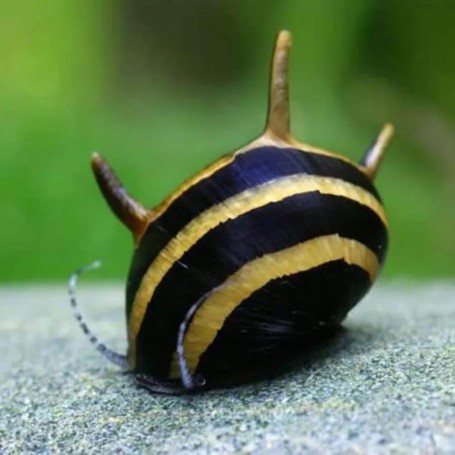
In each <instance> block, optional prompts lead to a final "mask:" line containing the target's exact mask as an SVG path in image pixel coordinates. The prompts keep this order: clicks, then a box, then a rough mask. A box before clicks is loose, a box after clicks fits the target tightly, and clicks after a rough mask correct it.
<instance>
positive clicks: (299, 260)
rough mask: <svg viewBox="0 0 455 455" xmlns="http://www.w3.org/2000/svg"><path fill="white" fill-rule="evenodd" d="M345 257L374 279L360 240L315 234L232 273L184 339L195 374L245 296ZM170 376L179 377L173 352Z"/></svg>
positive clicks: (373, 265)
mask: <svg viewBox="0 0 455 455" xmlns="http://www.w3.org/2000/svg"><path fill="white" fill-rule="evenodd" d="M336 260H344V261H345V262H346V263H347V264H350V265H357V266H359V267H361V268H362V269H364V270H365V271H366V272H367V273H368V274H369V276H370V280H371V281H374V279H375V278H376V275H377V273H378V270H379V263H378V259H377V257H376V255H375V254H374V252H373V251H371V250H370V249H369V248H367V247H366V246H365V245H363V244H362V243H360V242H358V241H356V240H353V239H347V238H344V237H340V236H339V235H337V234H333V235H327V236H321V237H317V238H315V239H312V240H308V241H306V242H302V243H299V244H297V245H294V246H292V247H290V248H286V249H284V250H281V251H278V252H275V253H270V254H267V255H264V256H261V257H259V258H257V259H254V260H253V261H250V262H248V263H247V264H245V265H244V266H242V267H241V268H240V269H239V270H237V272H235V273H234V274H232V275H231V276H230V277H229V278H228V279H227V280H226V281H225V282H224V283H223V284H222V285H220V286H219V287H218V288H217V290H215V292H214V293H213V294H211V295H209V297H207V299H206V300H205V302H204V303H202V305H201V306H200V307H199V309H198V310H197V311H196V313H195V315H194V317H193V320H192V321H191V323H190V325H189V327H188V331H187V333H186V335H185V338H184V344H183V345H184V355H185V358H186V361H187V363H188V367H189V368H190V370H191V371H192V372H193V373H194V371H195V370H196V368H197V366H198V363H199V360H200V357H201V355H202V354H203V353H204V352H205V351H206V349H207V348H208V347H209V346H210V344H211V343H212V342H213V341H214V339H215V337H216V335H217V333H218V331H219V330H220V329H221V328H222V327H223V325H224V322H225V320H226V318H227V317H229V315H230V314H231V313H232V312H233V311H234V310H235V309H236V308H237V307H238V305H240V304H241V303H242V302H243V301H244V300H245V299H247V298H248V297H249V296H251V295H252V294H253V293H254V292H255V291H257V290H259V289H261V288H262V287H264V286H265V285H266V284H267V283H268V282H270V281H272V280H274V279H277V278H281V277H285V276H289V275H294V274H296V273H299V272H304V271H306V270H310V269H313V268H315V267H318V266H320V265H323V264H325V263H326V262H329V261H336ZM170 374H171V377H174V378H175V377H179V376H180V371H179V367H178V359H177V356H176V355H175V354H174V356H173V359H172V364H171V373H170Z"/></svg>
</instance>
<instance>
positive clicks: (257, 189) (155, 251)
mask: <svg viewBox="0 0 455 455" xmlns="http://www.w3.org/2000/svg"><path fill="white" fill-rule="evenodd" d="M290 45H291V38H290V34H289V33H288V32H286V31H284V32H281V33H280V34H279V35H278V38H277V41H276V45H275V50H274V53H273V59H272V71H271V82H270V98H269V112H268V120H267V125H266V128H265V131H264V133H263V134H262V135H261V136H260V137H259V138H257V139H255V140H254V141H252V142H251V143H250V144H248V145H246V146H245V147H242V148H241V149H239V150H237V151H235V152H234V153H232V154H230V155H225V156H223V157H222V158H220V159H219V160H217V161H216V162H215V163H213V164H212V165H210V166H208V167H207V168H205V169H204V170H202V171H201V172H200V173H198V174H197V175H196V176H194V177H192V178H190V179H189V180H187V181H186V182H185V183H183V184H182V185H181V186H180V187H179V188H178V189H177V190H176V191H175V192H174V193H172V194H171V195H170V196H169V197H168V198H167V199H165V201H164V202H163V203H162V204H160V205H159V206H158V207H156V208H155V209H152V210H148V209H146V208H144V207H143V206H142V205H141V204H140V203H138V202H137V201H135V200H134V199H133V198H132V197H131V196H130V195H129V194H128V193H127V192H126V190H125V189H124V188H123V186H122V185H121V183H120V181H119V180H118V178H117V177H116V176H115V174H114V172H113V170H112V169H111V168H110V167H109V165H108V164H107V163H106V162H105V161H104V159H103V158H101V156H100V155H98V154H95V155H94V156H93V159H92V168H93V171H94V173H95V176H96V179H97V181H98V184H99V186H100V189H101V191H102V193H103V195H104V196H105V198H106V200H107V202H108V203H109V205H110V206H111V208H112V210H113V212H114V213H115V214H116V215H117V217H118V218H119V219H120V220H121V221H122V222H123V223H124V224H125V225H126V226H127V227H128V228H129V229H130V230H131V232H132V233H133V236H134V239H135V251H134V255H133V259H132V263H131V267H130V271H129V276H128V281H127V289H126V319H127V328H128V354H127V356H121V355H118V354H117V356H118V358H117V359H120V361H118V362H117V363H120V364H122V365H123V366H126V365H127V366H128V368H129V369H130V370H132V371H133V372H134V374H135V376H136V379H137V382H138V384H139V385H140V386H142V387H145V388H147V389H149V390H150V391H157V392H168V393H178V392H181V391H188V390H197V389H203V388H210V387H217V386H223V385H226V384H228V383H230V382H231V381H232V380H235V379H234V378H241V377H242V376H244V373H245V372H246V371H248V372H251V371H258V372H260V371H263V370H265V369H270V368H271V367H273V368H275V367H276V366H277V364H279V363H280V360H281V359H282V358H284V357H285V356H287V355H288V354H292V356H294V357H295V356H298V355H299V353H301V352H302V351H303V350H305V349H308V345H309V344H311V343H312V340H314V339H316V338H318V337H319V336H320V335H321V334H322V333H324V332H325V331H327V330H331V329H332V328H334V327H337V326H339V324H340V323H341V322H342V321H343V319H344V318H345V317H346V315H347V313H348V312H349V310H350V309H351V308H352V307H353V306H354V305H355V304H356V303H357V302H358V301H359V300H360V299H361V298H362V297H363V296H364V295H365V293H366V292H367V291H368V290H369V288H370V287H371V285H372V283H373V282H374V281H375V279H376V277H377V275H378V273H379V271H380V268H381V266H382V264H383V261H384V258H385V254H386V249H387V218H386V214H385V212H384V208H383V205H382V202H381V199H380V197H379V195H378V193H377V191H376V189H375V187H374V186H373V183H372V179H373V177H374V175H375V173H376V171H377V168H378V166H379V163H380V161H381V159H382V156H383V151H384V149H385V146H386V144H387V143H388V141H389V139H390V137H391V135H392V131H393V129H392V126H391V125H389V124H387V125H386V126H385V127H384V128H383V130H382V131H381V133H380V134H379V136H378V138H377V139H376V140H375V141H374V143H373V145H372V146H371V147H370V148H369V149H368V150H367V152H366V154H365V156H364V158H363V159H362V161H361V162H360V164H356V163H354V162H352V161H350V160H349V159H347V158H345V157H343V156H340V155H337V154H335V153H333V152H329V151H326V150H323V149H319V148H316V147H313V146H310V145H308V144H303V143H300V142H298V141H297V140H295V139H294V138H293V137H292V136H291V135H290V132H289V105H288V83H287V68H288V57H289V50H290ZM105 349H107V348H105Z"/></svg>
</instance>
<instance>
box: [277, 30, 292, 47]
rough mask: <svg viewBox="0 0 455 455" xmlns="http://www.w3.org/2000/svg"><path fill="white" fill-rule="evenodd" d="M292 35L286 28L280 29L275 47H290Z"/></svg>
mask: <svg viewBox="0 0 455 455" xmlns="http://www.w3.org/2000/svg"><path fill="white" fill-rule="evenodd" d="M291 44H292V35H291V32H290V31H288V30H281V31H280V32H279V33H278V36H277V38H276V47H277V48H278V47H291Z"/></svg>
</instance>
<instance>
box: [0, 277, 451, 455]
mask: <svg viewBox="0 0 455 455" xmlns="http://www.w3.org/2000/svg"><path fill="white" fill-rule="evenodd" d="M83 287H84V292H81V295H80V300H81V304H82V307H83V310H85V311H84V313H85V314H86V316H87V319H88V320H89V321H90V322H91V326H92V328H93V330H94V331H95V332H96V333H97V334H98V335H99V336H100V337H101V338H104V339H105V340H106V341H107V343H108V344H109V345H111V346H114V347H116V348H118V349H121V350H123V349H124V348H125V345H124V338H125V336H124V335H125V328H124V324H123V308H122V297H123V291H122V288H121V287H120V286H118V285H104V286H93V285H92V286H87V285H83ZM345 326H346V328H347V330H346V331H345V332H344V333H343V334H342V335H341V336H340V337H338V338H337V339H336V340H335V341H334V342H333V343H332V344H330V345H329V346H327V347H325V348H323V349H322V350H320V351H319V352H318V354H317V355H315V356H314V358H312V359H311V360H307V361H303V362H302V364H301V365H299V366H297V367H296V368H294V369H292V370H291V371H290V372H287V373H286V374H285V375H283V376H281V377H279V378H277V379H275V380H269V381H263V382H260V383H256V384H252V385H247V386H243V387H238V388H234V389H230V390H219V391H212V392H208V393H205V394H202V395H195V396H180V397H168V396H152V395H150V394H148V393H147V392H145V391H143V390H138V389H136V388H135V387H134V385H133V384H132V382H131V378H129V377H128V376H126V375H123V374H121V373H120V372H118V371H117V370H116V369H115V367H112V366H110V365H109V364H107V363H106V362H105V361H104V360H103V358H101V357H100V356H99V355H98V354H97V353H96V352H94V351H93V349H92V347H91V346H90V345H89V343H88V342H87V340H86V339H85V338H84V337H83V335H82V333H81V332H80V330H79V328H78V327H77V326H76V324H75V321H74V320H73V318H72V315H71V311H70V308H69V305H68V299H67V296H66V291H65V289H64V288H61V287H3V288H0V352H1V356H0V362H1V363H0V453H2V454H3V453H7V454H9V453H24V452H38V453H69V452H76V453H124V452H126V453H129V452H147V453H201V454H205V453H232V452H235V453H257V454H263V453H271V454H281V453H284V454H285V453H309V454H326V453H327V454H328V453H378V454H382V453H455V362H454V359H455V283H452V284H450V283H444V282H440V283H433V284H429V285H428V284H427V285H422V284H413V283H395V284H388V285H382V286H379V287H377V288H375V290H374V291H373V292H372V293H371V295H370V296H368V297H367V298H366V299H365V300H364V301H363V302H362V303H361V304H360V305H359V306H358V307H357V308H356V309H355V310H354V311H353V312H352V313H351V315H350V317H349V318H348V320H347V322H346V323H345ZM277 360H278V359H277Z"/></svg>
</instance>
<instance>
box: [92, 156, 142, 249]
mask: <svg viewBox="0 0 455 455" xmlns="http://www.w3.org/2000/svg"><path fill="white" fill-rule="evenodd" d="M92 169H93V173H94V174H95V178H96V181H97V182H98V186H99V187H100V190H101V192H102V193H103V196H104V198H105V199H106V201H107V203H108V204H109V207H110V208H111V210H112V211H113V212H114V214H115V216H116V217H117V218H118V219H119V220H120V221H121V222H122V223H123V224H124V225H125V226H126V227H127V228H128V229H129V230H130V231H131V232H132V233H133V236H134V238H135V239H136V240H137V239H138V238H139V237H140V236H141V235H142V233H143V232H144V230H145V228H146V227H147V223H148V218H149V215H150V212H149V210H147V209H146V208H144V207H143V206H142V204H141V203H139V202H138V201H136V200H135V199H133V198H132V197H131V196H130V195H129V194H128V192H127V191H126V189H125V188H124V187H123V185H122V183H121V182H120V180H119V178H118V177H117V176H116V175H115V172H114V170H113V169H112V168H111V167H110V166H109V164H107V162H106V161H104V159H103V158H102V157H101V155H99V154H98V153H94V154H93V156H92Z"/></svg>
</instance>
